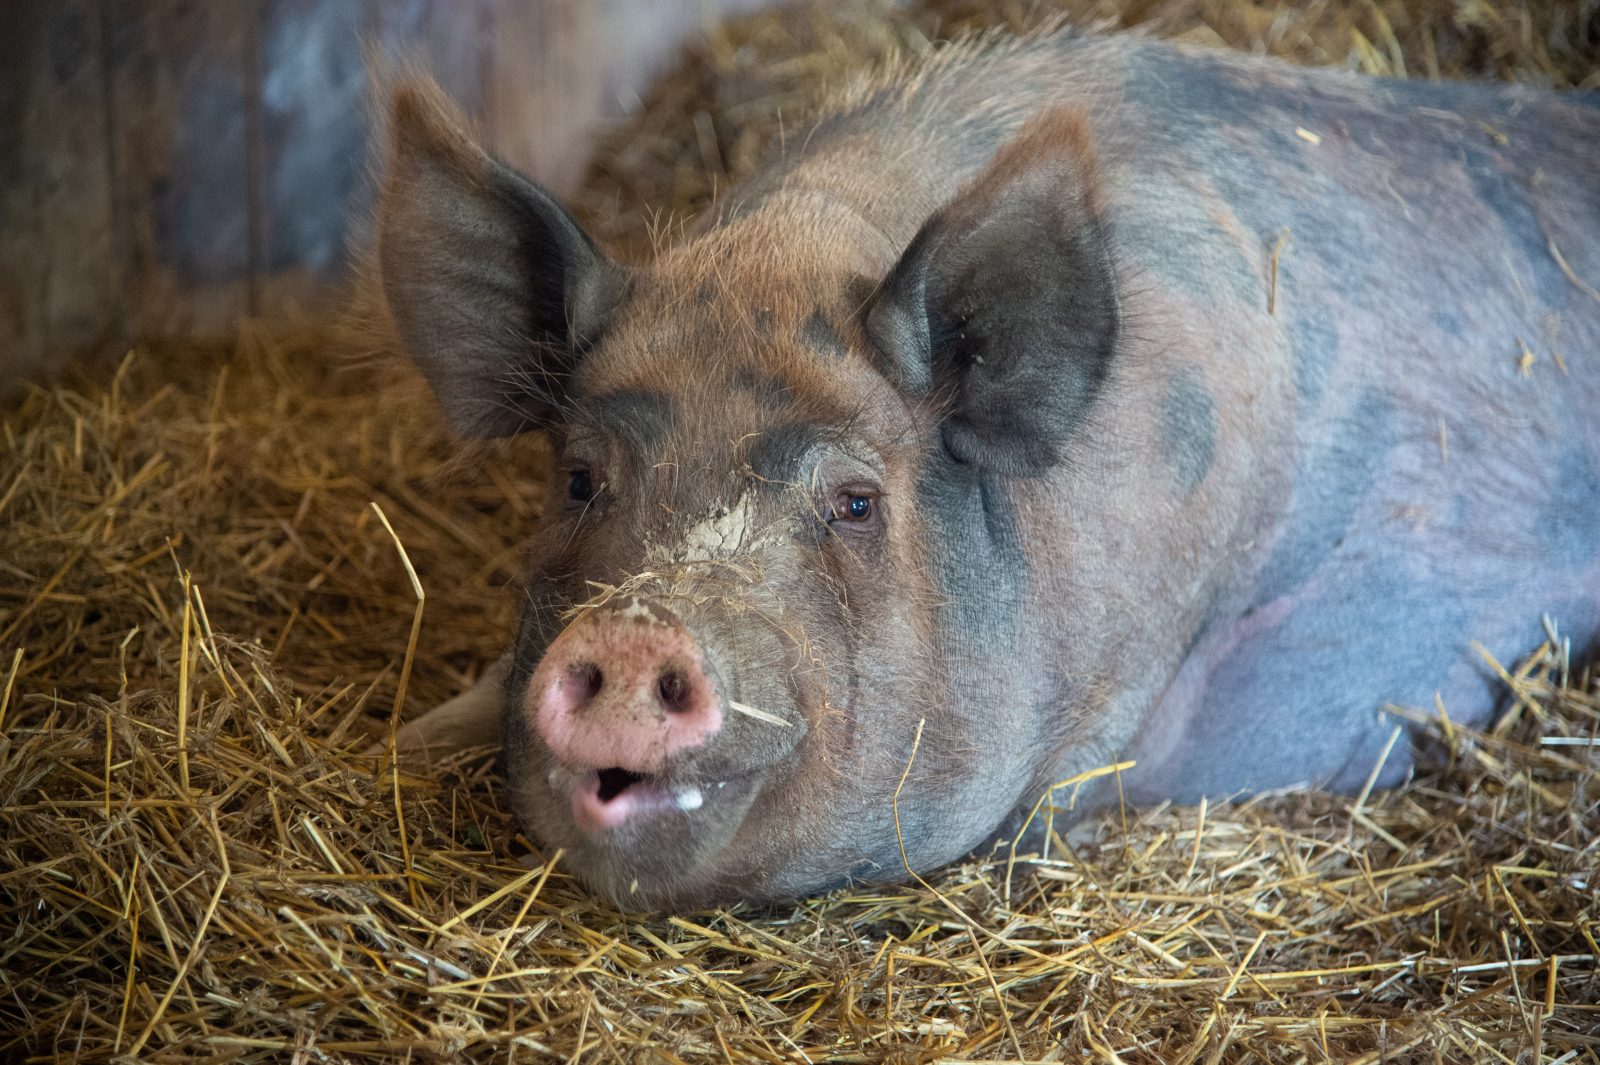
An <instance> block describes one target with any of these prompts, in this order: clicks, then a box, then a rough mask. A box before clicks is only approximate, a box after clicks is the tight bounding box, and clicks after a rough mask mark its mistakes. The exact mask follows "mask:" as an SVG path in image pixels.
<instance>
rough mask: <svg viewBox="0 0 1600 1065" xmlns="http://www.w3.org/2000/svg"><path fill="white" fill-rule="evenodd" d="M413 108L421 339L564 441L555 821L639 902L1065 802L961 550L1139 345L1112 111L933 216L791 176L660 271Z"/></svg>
mask: <svg viewBox="0 0 1600 1065" xmlns="http://www.w3.org/2000/svg"><path fill="white" fill-rule="evenodd" d="M392 140H393V144H392V151H391V156H390V163H389V168H388V172H387V175H386V180H385V187H384V193H383V198H382V206H381V212H380V214H381V217H380V227H379V254H378V260H379V269H380V274H381V281H382V286H383V292H384V295H385V298H386V299H387V302H388V306H389V309H390V311H391V312H392V315H393V318H394V321H395V324H396V327H397V331H398V335H399V338H400V340H401V342H402V344H403V345H404V347H405V348H406V350H407V351H408V352H409V354H410V355H411V356H412V357H413V358H414V359H415V360H416V362H417V364H418V365H419V366H420V367H421V369H422V371H423V372H424V374H425V375H426V376H427V378H428V379H429V381H430V382H431V383H432V385H433V387H434V389H435V391H436V393H437V395H438V398H439V400H440V402H441V404H442V406H443V408H444V411H445V413H446V415H447V417H448V418H449V420H450V421H451V423H452V424H453V426H454V427H455V428H456V429H457V430H458V431H460V432H462V433H463V434H467V435H477V436H485V435H504V434H511V433H518V432H522V431H525V430H541V431H545V432H548V433H549V434H550V436H551V439H552V441H553V444H554V448H555V454H556V460H555V462H554V468H553V472H552V475H551V479H550V483H549V487H548V492H549V495H548V503H547V506H546V509H545V519H544V522H543V527H542V531H541V533H540V535H539V538H538V541H537V543H536V545H535V547H534V550H533V558H532V573H531V575H530V578H529V581H528V584H527V588H526V603H525V610H524V614H523V622H522V626H521V630H520V632H519V634H518V636H517V642H516V646H515V651H514V655H513V662H514V664H513V667H512V670H511V679H510V683H509V690H508V697H507V702H506V706H505V717H504V724H503V732H502V735H503V740H504V748H505V768H506V773H507V776H508V779H509V781H510V785H511V794H512V795H513V797H514V804H515V808H516V812H517V814H518V815H519V816H520V818H521V819H522V821H523V822H524V824H525V825H527V826H528V827H529V829H530V830H531V831H532V832H533V833H535V834H536V835H537V836H539V837H541V838H542V839H543V840H544V841H545V842H546V843H548V844H550V845H552V846H560V847H562V848H564V849H565V851H566V853H567V854H568V855H569V856H570V864H572V865H574V866H575V867H576V868H577V869H578V871H579V872H580V873H581V874H582V875H583V876H584V877H585V878H586V880H588V881H589V882H590V883H591V884H592V885H593V886H594V887H595V888H596V889H598V890H600V891H602V892H603V893H605V894H607V895H609V896H611V897H612V898H613V899H615V900H617V901H618V902H619V903H621V904H623V905H628V906H634V907H638V906H685V905H694V904H699V903H704V902H708V901H714V900H726V899H731V898H739V897H743V898H751V897H754V898H775V897H783V896H790V895H795V894H800V893H805V892H809V891H814V890H819V889H823V888H826V887H829V886H831V885H835V884H838V883H841V882H843V881H845V880H846V879H847V878H851V877H857V878H864V879H896V878H899V877H903V876H904V871H905V870H904V863H903V859H902V855H903V856H904V862H909V864H910V865H911V867H912V868H915V869H919V870H920V869H926V868H930V867H932V866H935V865H938V864H941V863H943V862H946V861H949V860H951V859H953V858H956V857H959V856H961V855H962V854H964V853H966V852H968V851H969V850H971V849H972V848H974V847H975V846H977V845H979V844H981V843H982V842H983V841H984V840H985V839H986V838H988V837H990V836H992V835H993V833H994V832H995V830H996V829H997V827H998V826H999V825H1000V824H1001V822H1002V821H1003V820H1004V819H1005V818H1006V816H1007V815H1008V814H1009V813H1010V812H1011V811H1012V810H1013V809H1015V808H1016V806H1017V804H1018V802H1019V801H1031V799H1032V798H1034V797H1035V795H1036V791H1030V789H1032V788H1036V787H1037V785H1038V784H1039V782H1040V780H1041V777H1040V774H1041V773H1042V772H1045V771H1047V769H1048V767H1047V766H1044V765H1042V764H1039V763H1041V762H1042V761H1043V760H1044V755H1043V753H1042V752H1041V753H1039V754H1038V755H1031V754H1029V753H1028V752H1023V753H1022V754H1020V755H1019V753H1018V751H1017V750H1016V749H1015V748H1016V742H1013V741H1012V740H1007V739H1006V738H1005V736H1006V735H1007V734H1008V733H1010V734H1012V735H1023V734H1026V735H1029V736H1031V735H1033V733H1032V732H1029V731H1028V729H1032V728H1033V726H1032V725H1028V726H1027V728H1026V729H1024V728H1022V727H1021V726H1019V725H1018V724H1017V723H1016V720H1015V715H1019V714H1024V713H1032V712H1034V709H1033V708H1031V707H1024V706H1018V705H1014V697H1015V695H1016V692H1015V691H1013V690H1010V689H1004V690H992V691H988V690H984V686H985V683H986V682H985V681H983V680H982V679H981V678H982V677H985V676H987V674H986V673H982V672H981V671H974V667H973V663H974V662H975V661H977V660H978V659H979V658H980V657H992V656H993V655H994V654H995V653H1000V654H1003V653H1004V649H1003V648H999V649H997V648H992V647H988V646H986V643H987V640H986V634H985V633H983V632H982V631H979V630H980V629H981V625H979V627H978V628H974V625H976V624H978V623H976V622H974V620H973V619H974V618H981V616H982V612H983V608H982V602H981V600H982V599H983V596H984V594H985V593H984V588H983V586H984V582H985V574H984V573H982V572H971V573H970V574H969V575H968V576H967V577H966V578H963V579H958V580H955V581H952V580H950V579H947V578H945V577H944V576H942V575H943V574H949V573H951V572H955V573H958V574H959V573H960V572H961V569H962V564H963V559H962V552H963V551H964V550H965V547H964V544H963V543H961V542H960V538H959V536H957V537H955V538H954V539H952V535H951V526H950V525H949V520H948V519H949V514H948V513H946V510H945V507H944V505H943V504H942V503H941V501H942V500H946V499H950V500H958V499H960V498H964V496H963V491H964V490H963V489H962V487H961V486H962V485H963V484H967V483H968V482H972V483H976V482H975V481H974V480H973V479H975V478H980V477H981V478H987V479H988V482H987V483H990V484H994V483H1003V482H1005V481H1007V480H1010V479H1027V478H1036V477H1038V476H1039V475H1041V474H1043V473H1044V472H1046V471H1047V470H1049V469H1050V468H1051V467H1052V466H1053V465H1054V464H1055V463H1057V462H1058V461H1059V459H1060V458H1061V453H1062V449H1063V446H1064V445H1065V444H1066V442H1067V439H1068V434H1069V433H1070V432H1071V427H1072V426H1073V425H1074V424H1075V423H1076V422H1078V421H1080V420H1081V419H1080V418H1079V417H1077V416H1078V415H1079V413H1080V412H1081V410H1082V409H1083V408H1084V407H1085V405H1086V404H1088V403H1089V402H1090V400H1091V397H1092V396H1093V394H1094V393H1095V392H1096V391H1097V389H1099V387H1100V385H1101V383H1102V380H1103V378H1104V377H1105V373H1106V365H1107V360H1108V358H1109V355H1110V352H1111V350H1112V348H1113V347H1114V346H1115V344H1116V340H1117V335H1118V310H1117V304H1116V299H1115V295H1114V286H1113V284H1112V271H1111V267H1110V264H1109V262H1108V260H1107V256H1106V252H1105V246H1104V242H1103V237H1102V234H1101V233H1100V231H1099V228H1098V226H1099V224H1098V222H1097V217H1098V216H1097V211H1096V207H1095V204H1094V200H1093V195H1092V190H1091V177H1092V175H1091V164H1090V162H1089V153H1088V142H1087V137H1086V133H1085V128H1084V123H1083V120H1082V118H1081V117H1080V116H1077V115H1073V114H1061V113H1057V114H1054V115H1050V116H1047V117H1046V118H1044V119H1040V120H1036V121H1035V122H1034V123H1032V124H1031V125H1029V126H1027V127H1025V128H1024V129H1023V130H1022V131H1021V132H1020V133H1019V134H1018V135H1017V137H1016V138H1015V139H1014V140H1013V141H1012V142H1011V143H1010V144H1009V145H1008V146H1007V147H1006V148H1004V149H1002V150H1001V151H1000V153H999V154H998V155H997V156H996V157H995V158H994V159H993V160H992V161H991V162H990V163H989V165H988V166H987V168H986V169H984V170H983V171H982V172H981V173H979V174H978V175H977V176H976V177H975V178H973V179H972V180H971V181H970V182H969V183H968V184H967V185H966V187H965V188H964V189H963V191H961V192H960V193H959V194H958V195H957V196H956V197H955V198H954V199H952V200H951V201H950V202H949V203H947V204H945V205H943V206H940V205H938V204H932V205H930V206H929V207H928V208H926V209H925V210H922V211H920V213H919V212H918V211H917V210H916V209H915V208H913V209H911V210H909V211H906V212H904V214H905V217H903V218H899V219H891V218H889V217H888V215H883V216H880V217H878V218H876V219H874V220H873V221H872V222H868V221H866V220H864V218H863V216H862V214H861V213H859V212H858V211H856V210H854V209H852V208H851V207H849V206H847V204H846V201H845V199H844V198H841V197H836V196H834V195H832V194H831V193H830V192H829V190H827V189H818V188H807V187H797V188H794V189H789V188H787V187H785V186H784V184H783V182H782V181H781V180H777V179H774V182H773V184H772V188H771V190H769V192H768V193H767V194H766V195H764V196H762V197H757V198H756V199H755V200H753V201H750V202H748V203H747V204H746V206H745V207H744V208H742V209H740V210H737V211H735V212H733V213H732V215H731V217H728V218H725V219H724V220H723V221H722V223H721V224H719V225H717V226H715V227H706V228H705V229H703V230H702V231H701V232H699V233H698V235H692V236H691V237H690V238H689V239H687V240H685V241H684V242H682V243H680V244H679V245H678V246H677V247H675V248H672V249H670V250H668V251H666V252H664V253H663V254H662V255H660V256H659V257H658V258H657V259H656V261H654V262H653V263H651V264H650V265H648V266H641V267H624V266H622V265H620V264H618V263H617V262H615V261H613V260H612V259H610V258H608V257H607V256H606V255H605V254H604V253H603V252H602V251H601V250H600V249H599V248H598V247H597V246H596V244H595V243H594V242H593V241H592V240H591V239H590V238H589V237H588V236H586V235H585V233H584V232H583V230H582V229H581V228H580V227H579V225H578V224H577V222H576V221H575V220H574V219H573V218H572V216H571V215H569V214H568V213H567V212H566V211H565V210H564V209H563V208H562V207H561V206H559V205H558V204H557V203H556V202H555V201H554V200H552V199H551V198H550V196H549V195H547V194H546V193H545V192H543V191H542V190H540V189H539V188H537V187H536V186H534V185H533V184H532V183H530V182H529V181H527V180H526V179H524V178H523V177H521V176H519V175H518V174H516V173H515V172H513V171H512V170H510V169H509V168H507V167H506V166H504V165H502V164H500V163H499V162H497V161H495V160H494V159H492V158H491V157H490V156H488V155H487V154H486V153H485V152H484V151H483V150H482V149H481V148H479V147H478V146H477V144H476V143H475V142H474V141H473V139H472V138H471V136H470V135H469V134H468V133H467V132H466V131H465V128H464V125H463V123H462V122H461V120H460V119H459V116H457V115H456V114H455V113H454V112H453V111H452V110H450V108H449V107H448V106H447V105H445V104H443V103H442V102H440V101H439V100H438V99H437V98H436V97H434V96H433V95H432V94H431V93H430V92H428V91H426V90H419V89H416V88H407V89H402V90H401V91H400V92H399V93H397V95H396V99H395V106H394V125H393V138H392ZM930 165H932V164H930ZM890 213H893V212H890ZM955 505H956V503H954V502H952V504H951V506H955ZM971 565H972V566H973V567H977V566H978V565H979V563H978V562H977V561H976V560H973V562H972V563H971ZM974 677H977V678H979V679H977V680H974V679H973V678H974ZM919 723H920V725H921V730H920V731H921V736H922V738H921V741H920V746H919V747H918V749H917V752H916V755H915V758H914V759H913V757H912V755H913V750H912V746H913V739H914V737H916V736H917V735H918V733H919ZM1008 744H1009V746H1008ZM997 763H998V764H997ZM908 764H910V765H911V770H910V772H907V766H908ZM902 777H904V781H903V783H902ZM897 788H899V789H900V790H899V791H898V799H897V798H896V795H897ZM897 809H898V812H899V815H900V816H899V827H898V829H897V823H896V810H897ZM902 846H903V851H902Z"/></svg>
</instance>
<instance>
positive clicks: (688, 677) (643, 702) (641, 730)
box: [525, 598, 722, 776]
mask: <svg viewBox="0 0 1600 1065" xmlns="http://www.w3.org/2000/svg"><path fill="white" fill-rule="evenodd" d="M525 705H526V707H527V710H528V712H529V714H530V715H531V716H532V717H533V719H534V724H535V727H536V728H537V729H538V732H539V735H540V737H541V738H542V739H543V740H544V742H545V745H546V746H548V747H549V748H550V751H551V753H552V754H554V755H555V757H556V758H557V759H558V760H559V761H560V762H562V763H563V764H565V765H566V766H567V767H568V768H570V769H577V770H584V769H596V770H605V769H621V770H626V771H628V772H629V773H636V774H639V775H641V776H649V775H653V774H657V773H660V772H662V771H663V770H664V769H665V768H666V767H667V766H668V765H669V764H670V762H671V761H672V759H673V756H674V755H676V754H678V753H679V752H681V751H685V750H688V749H690V748H694V747H699V746H701V745H702V744H704V743H705V742H706V741H707V740H709V739H710V738H711V737H712V736H714V735H715V734H716V733H717V731H718V730H719V729H720V728H721V727H722V696H721V693H720V692H719V691H718V690H717V685H716V683H715V681H714V680H713V679H712V673H711V670H710V669H709V668H708V667H707V665H706V661H705V652H704V651H703V650H702V649H701V647H700V645H699V644H698V643H697V642H696V641H695V639H694V637H693V636H691V635H690V634H689V630H688V629H686V628H685V627H684V626H683V624H682V622H680V621H678V619H677V618H676V617H674V616H673V615H672V614H671V612H669V611H667V610H666V609H664V608H662V607H660V606H658V605H655V604H653V603H647V602H644V601H642V600H639V599H634V598H628V599H624V600H622V601H621V602H620V603H616V604H607V605H606V606H603V607H598V608H596V609H592V610H588V611H585V612H584V613H583V614H582V615H580V616H579V617H578V618H577V620H575V621H573V622H572V624H570V625H568V626H567V628H566V630H565V631H563V632H562V633H561V635H559V636H557V637H556V639H555V640H554V642H552V643H551V644H550V647H549V649H548V650H546V651H545V655H544V660H543V661H542V662H540V663H539V666H538V668H537V669H536V670H534V673H533V677H532V678H531V679H530V680H529V682H528V690H527V694H526V703H525Z"/></svg>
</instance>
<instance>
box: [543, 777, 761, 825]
mask: <svg viewBox="0 0 1600 1065" xmlns="http://www.w3.org/2000/svg"><path fill="white" fill-rule="evenodd" d="M737 783H739V782H738V781H728V780H717V781H706V782H702V783H684V782H681V781H670V780H668V779H666V778H664V777H658V776H651V775H649V774H645V773H635V772H634V771H633V770H631V769H624V768H623V767H621V766H609V767H607V768H604V769H589V770H580V771H577V772H573V771H570V770H562V769H557V770H555V771H553V772H552V773H551V774H550V784H551V786H552V787H553V788H555V790H556V791H557V793H560V792H563V791H565V792H567V793H568V794H569V795H570V796H571V803H572V819H573V821H574V822H575V823H576V824H577V825H578V827H580V828H583V829H586V830H588V831H603V830H605V829H613V828H619V827H621V826H623V825H626V824H631V823H633V822H635V821H638V820H642V819H644V818H650V817H659V816H662V815H665V814H673V813H676V814H692V813H694V812H695V811H696V810H699V809H700V808H701V807H703V806H705V805H706V804H708V803H711V802H715V801H717V800H718V799H720V798H721V797H722V796H724V795H726V794H727V793H728V792H729V791H730V790H737V789H735V788H733V785H734V784H737Z"/></svg>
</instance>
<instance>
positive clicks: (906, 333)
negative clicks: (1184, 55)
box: [867, 107, 1122, 477]
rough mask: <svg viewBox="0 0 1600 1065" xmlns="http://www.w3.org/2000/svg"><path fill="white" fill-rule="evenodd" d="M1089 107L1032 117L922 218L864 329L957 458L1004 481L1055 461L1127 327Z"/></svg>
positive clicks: (1034, 472)
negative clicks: (937, 420) (940, 413)
mask: <svg viewBox="0 0 1600 1065" xmlns="http://www.w3.org/2000/svg"><path fill="white" fill-rule="evenodd" d="M1097 182H1098V174H1097V172H1096V168H1095V158H1094V150H1093V145H1092V143H1091V140H1090V134H1089V124H1088V117H1087V115H1086V114H1085V113H1084V112H1083V111H1082V110H1081V109H1078V108H1068V107H1063V108H1057V109H1055V110H1052V111H1047V112H1045V113H1044V114H1042V115H1040V116H1039V117H1037V118H1035V119H1033V120H1032V121H1030V122H1029V123H1028V124H1027V125H1026V126H1024V127H1023V128H1022V130H1021V131H1020V132H1019V133H1018V134H1017V136H1016V137H1015V138H1014V139H1013V140H1012V141H1011V142H1010V143H1009V144H1007V145H1006V146H1005V147H1003V148H1001V149H1000V151H999V152H998V153H997V154H996V155H995V157H994V159H993V160H992V161H991V162H990V163H989V165H988V167H986V168H985V169H984V171H983V172H982V173H980V174H979V175H978V176H977V177H976V178H974V179H973V180H972V181H971V182H970V183H968V184H967V186H966V187H965V188H963V189H961V190H960V191H959V192H958V193H957V194H956V196H955V197H954V198H953V199H952V200H951V201H950V202H949V203H948V204H946V205H945V206H944V207H943V208H941V209H940V210H939V211H937V212H935V213H934V215H933V217H932V218H930V219H928V221H927V222H926V223H925V224H924V225H923V227H922V230H921V232H919V233H918V234H917V236H916V239H915V240H913V241H912V242H911V244H910V246H909V247H908V248H907V249H906V251H905V253H904V254H903V255H902V256H901V258H900V262H899V263H898V264H896V266H895V267H894V269H893V270H891V271H890V273H889V276H888V277H887V278H886V279H885V280H884V282H883V285H882V287H881V288H880V290H879V292H878V294H877V296H876V298H875V299H874V301H873V303H872V306H871V309H870V310H869V312H868V314H867V332H868V334H869V335H870V336H871V337H872V339H873V342H874V343H875V344H876V346H877V347H878V349H879V350H880V351H881V352H882V353H883V354H884V356H885V358H886V368H887V369H888V371H889V373H890V375H891V377H893V379H894V380H895V381H896V383H897V384H898V385H899V386H900V388H901V389H902V390H903V391H905V392H906V393H908V394H910V395H913V396H925V397H930V398H932V399H934V400H935V401H937V402H938V403H939V404H940V405H941V406H942V407H944V417H943V421H942V423H941V425H940V433H941V436H942V438H943V443H944V447H945V449H946V450H947V451H948V452H949V453H950V454H951V455H952V456H954V457H955V458H956V459H957V460H959V461H961V462H963V463H967V464H969V465H973V466H978V467H982V468H985V469H989V470H993V471H995V472H996V473H1000V474H1003V475H1007V476H1019V477H1026V476H1034V475H1037V474H1040V473H1042V472H1044V471H1045V470H1047V469H1049V468H1050V467H1051V466H1052V465H1054V464H1056V463H1057V462H1060V461H1061V459H1062V457H1063V455H1064V453H1065V449H1066V446H1067V443H1068V441H1069V439H1070V438H1071V435H1072V433H1074V432H1075V431H1076V429H1077V427H1078V426H1079V425H1081V424H1082V422H1083V419H1084V415H1085V413H1086V412H1087V410H1088V409H1089V407H1090V404H1091V403H1092V402H1093V401H1094V399H1095V397H1096V395H1097V394H1098V393H1099V391H1100V389H1101V387H1102V385H1103V384H1104V382H1105V379H1106V376H1107V372H1108V369H1109V366H1110V364H1111V361H1112V357H1113V353H1114V352H1115V349H1116V347H1117V341H1118V337H1119V335H1120V331H1121V324H1122V312H1121V307H1120V303H1119V300H1118V294H1117V278H1116V271H1115V269H1114V266H1113V263H1112V259H1111V252H1110V241H1109V236H1108V232H1107V224H1106V222H1105V216H1104V212H1103V209H1102V207H1101V205H1100V203H1099V195H1098V185H1097Z"/></svg>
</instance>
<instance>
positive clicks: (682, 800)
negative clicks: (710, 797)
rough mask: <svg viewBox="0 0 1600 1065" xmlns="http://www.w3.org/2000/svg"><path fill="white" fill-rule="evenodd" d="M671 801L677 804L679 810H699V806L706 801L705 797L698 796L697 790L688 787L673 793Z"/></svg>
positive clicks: (698, 790) (698, 791)
mask: <svg viewBox="0 0 1600 1065" xmlns="http://www.w3.org/2000/svg"><path fill="white" fill-rule="evenodd" d="M672 801H673V802H674V803H676V804H677V806H678V809H680V810H698V809H700V804H701V803H703V802H705V801H706V797H705V796H704V795H702V794H700V789H699V788H696V787H693V786H689V787H683V788H679V789H678V790H677V791H675V792H673V793H672Z"/></svg>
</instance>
